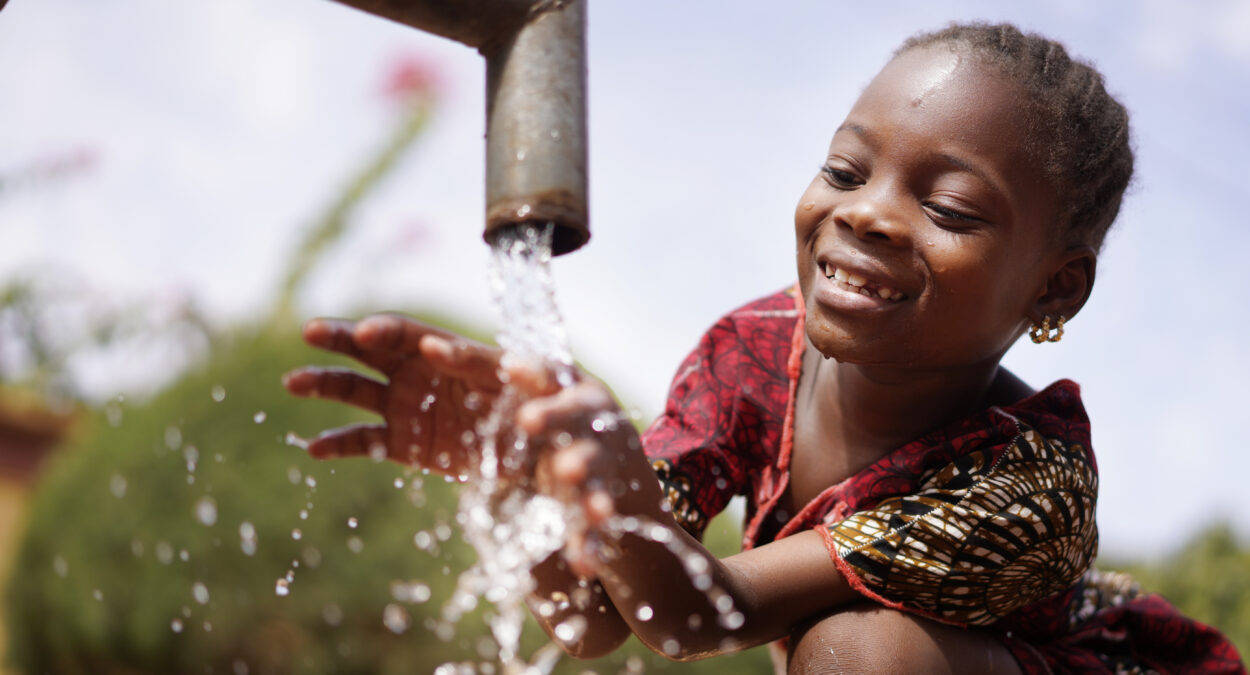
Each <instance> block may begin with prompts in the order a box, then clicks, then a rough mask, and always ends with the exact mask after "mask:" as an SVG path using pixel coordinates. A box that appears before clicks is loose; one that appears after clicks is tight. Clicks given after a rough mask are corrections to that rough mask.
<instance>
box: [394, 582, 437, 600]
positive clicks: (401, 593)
mask: <svg viewBox="0 0 1250 675" xmlns="http://www.w3.org/2000/svg"><path fill="white" fill-rule="evenodd" d="M391 597H393V598H395V600H396V601H398V602H411V603H414V604H420V603H423V602H426V601H427V600H429V599H430V587H429V586H427V585H425V584H423V583H421V582H419V581H414V582H412V583H403V582H400V581H392V582H391Z"/></svg>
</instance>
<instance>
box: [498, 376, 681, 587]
mask: <svg viewBox="0 0 1250 675" xmlns="http://www.w3.org/2000/svg"><path fill="white" fill-rule="evenodd" d="M509 373H510V375H511V380H512V382H513V383H515V384H516V385H517V387H518V388H520V389H521V390H522V391H523V392H524V393H525V394H527V395H528V396H530V397H531V398H530V400H529V401H527V402H526V403H525V404H523V405H522V406H520V408H519V409H518V411H517V417H516V424H517V427H518V428H519V429H521V430H522V431H524V432H525V433H526V435H527V436H528V438H529V443H530V448H531V452H532V453H535V454H536V455H537V465H536V467H535V474H534V484H535V487H536V489H537V490H538V491H540V492H543V493H546V494H549V495H551V496H553V497H556V498H558V499H561V500H562V501H564V502H566V503H574V504H578V505H579V506H581V509H582V513H583V514H584V516H585V521H584V523H582V527H583V531H581V532H575V533H573V535H572V536H571V537H570V539H569V541H568V543H567V544H566V546H565V550H564V553H565V558H566V559H567V560H568V562H569V564H570V566H571V567H572V568H573V570H574V571H575V572H576V573H577V574H580V575H582V576H587V577H589V576H594V573H595V568H596V566H597V565H598V563H599V560H598V552H597V551H596V546H595V545H594V544H593V542H595V541H596V539H598V529H599V527H600V526H601V525H603V523H604V522H605V521H607V520H608V519H609V518H611V517H612V516H613V515H616V514H618V513H619V514H623V515H634V514H644V513H646V512H648V511H649V510H650V509H649V508H648V507H649V506H651V504H649V503H648V502H649V501H655V500H654V499H651V500H648V501H646V502H644V501H640V499H643V498H644V497H643V495H644V494H649V491H646V490H640V486H641V485H645V484H647V483H650V484H652V485H654V484H655V482H656V481H655V474H654V472H653V471H652V470H651V468H650V465H649V463H648V462H647V461H646V459H645V458H644V456H643V454H642V443H641V440H640V439H639V437H638V432H637V430H636V429H635V428H634V425H633V424H632V423H631V422H630V420H629V419H628V418H627V417H626V416H625V415H624V414H623V413H622V412H621V409H620V407H619V406H618V405H617V403H616V400H615V399H614V398H613V397H612V394H611V392H609V391H608V389H607V387H605V386H604V385H603V384H601V383H599V382H597V381H595V380H593V379H591V378H582V379H581V381H579V382H577V383H575V384H573V385H572V386H569V387H565V388H563V389H551V388H549V387H548V388H544V387H543V386H542V385H544V384H545V383H546V380H547V379H548V378H539V379H538V380H532V379H530V378H529V377H527V374H526V373H525V372H524V371H522V370H519V369H518V370H514V369H511V368H510V369H509ZM650 496H651V497H654V495H650ZM655 506H657V507H658V503H657V504H655Z"/></svg>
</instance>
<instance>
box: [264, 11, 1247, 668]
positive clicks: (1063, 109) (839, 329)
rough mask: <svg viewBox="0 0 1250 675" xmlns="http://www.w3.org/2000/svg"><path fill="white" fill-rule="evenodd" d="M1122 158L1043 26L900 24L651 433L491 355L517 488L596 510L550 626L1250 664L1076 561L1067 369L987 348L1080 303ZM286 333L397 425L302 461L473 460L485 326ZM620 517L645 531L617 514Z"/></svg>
mask: <svg viewBox="0 0 1250 675" xmlns="http://www.w3.org/2000/svg"><path fill="white" fill-rule="evenodd" d="M1132 164H1133V157H1132V151H1131V149H1130V146H1129V130H1128V117H1127V113H1126V112H1125V110H1124V108H1123V106H1121V105H1120V104H1119V103H1118V102H1116V101H1115V100H1114V99H1113V98H1112V97H1111V96H1109V95H1108V94H1107V92H1106V90H1105V89H1104V87H1103V83H1102V78H1101V76H1100V75H1099V74H1098V73H1097V72H1096V71H1094V70H1093V69H1092V68H1090V67H1089V66H1088V65H1086V64H1084V63H1081V62H1079V61H1074V60H1072V59H1070V58H1069V57H1068V55H1067V53H1066V51H1065V50H1064V48H1063V47H1062V46H1061V45H1059V44H1057V43H1055V42H1052V41H1050V40H1047V39H1045V38H1042V37H1039V36H1036V35H1028V34H1023V33H1021V32H1020V31H1019V30H1017V29H1015V28H1014V27H1012V26H1006V25H997V26H988V25H979V24H977V25H957V26H952V27H951V28H948V29H946V30H943V31H940V32H936V33H931V34H925V35H921V36H918V37H915V38H912V39H911V40H908V41H907V42H906V43H905V44H904V45H903V47H902V48H901V49H900V50H899V52H898V53H897V54H896V55H895V56H894V58H893V59H892V60H891V61H890V62H889V63H888V64H886V66H885V67H884V69H883V70H882V71H881V72H880V74H878V75H877V77H876V78H874V79H873V80H872V82H871V83H870V84H869V85H868V87H867V88H866V89H865V90H864V91H863V93H862V95H861V96H860V97H859V100H858V101H857V102H856V103H855V105H854V107H853V108H852V109H851V111H850V113H849V114H848V115H847V117H846V119H845V121H843V122H842V123H841V124H840V125H839V126H838V128H837V130H836V132H835V133H834V135H833V140H832V143H831V145H830V147H829V150H828V153H827V154H826V158H825V161H824V164H823V165H822V167H821V169H820V171H819V173H818V174H817V176H816V178H815V179H814V180H813V181H812V183H811V185H809V186H808V188H807V190H806V192H804V194H803V196H802V197H801V198H800V200H799V204H798V208H797V209H796V212H795V235H796V253H797V263H798V283H797V285H796V286H795V287H794V288H792V289H789V290H787V291H784V292H781V293H777V294H774V295H771V296H769V297H766V298H763V299H761V300H758V301H755V302H752V303H750V304H748V305H746V306H745V307H743V308H741V309H738V310H736V311H734V312H732V313H730V314H729V315H727V316H726V317H724V318H723V319H722V320H721V321H719V322H718V323H717V324H716V325H714V326H713V327H712V328H711V329H710V330H709V331H708V332H707V334H706V335H705V336H704V337H703V339H702V341H701V342H700V344H699V345H698V347H697V348H696V349H695V351H694V352H693V353H692V354H691V355H690V356H689V357H687V359H686V360H685V362H684V363H683V364H682V365H681V367H680V368H679V370H678V374H677V377H676V379H675V380H674V382H673V385H672V389H671V391H670V397H669V402H668V405H667V406H666V409H665V411H664V414H663V415H662V416H661V417H660V418H659V419H658V420H656V421H655V422H654V423H653V424H652V425H651V427H650V428H649V429H648V430H647V431H646V432H645V433H644V434H643V435H642V436H641V437H639V436H638V435H637V434H636V433H635V431H634V430H633V428H632V427H631V426H630V425H628V424H620V425H609V426H608V427H607V428H604V427H603V425H602V424H597V425H595V426H596V427H597V428H598V430H597V431H596V430H594V429H592V425H591V420H592V419H595V418H598V419H600V420H601V419H602V415H603V414H604V413H605V412H607V413H615V412H616V411H617V408H616V404H615V402H614V401H613V400H612V398H611V396H610V395H609V394H608V393H607V390H606V389H605V388H604V387H603V385H601V384H599V383H597V382H595V381H593V380H591V379H589V378H582V379H581V380H580V381H579V382H578V383H577V384H575V385H573V386H571V387H568V388H563V389H561V388H559V387H558V386H556V385H555V384H554V381H553V379H552V378H550V377H548V376H546V374H545V373H543V372H539V371H536V370H533V369H526V368H523V367H521V366H515V365H514V366H509V372H508V376H509V378H510V380H511V381H513V382H514V383H516V384H517V385H518V386H519V387H521V388H522V389H523V390H525V391H526V392H527V393H528V394H529V396H530V397H531V398H530V400H529V401H528V402H527V403H526V404H525V405H524V406H522V408H521V409H520V411H519V413H518V416H517V425H518V426H519V427H520V428H521V429H523V430H524V431H525V432H527V434H528V435H529V437H530V439H531V443H533V444H535V446H536V447H539V448H540V449H541V458H540V460H539V462H538V472H537V476H536V480H535V481H534V483H533V485H534V486H535V489H538V490H543V491H547V492H551V493H554V494H557V495H560V496H562V497H564V498H570V499H577V500H580V501H581V503H582V504H583V505H584V508H585V511H586V513H587V514H588V523H589V526H588V527H589V529H588V531H587V533H586V538H585V539H584V540H582V539H579V540H578V541H588V542H590V545H587V544H585V543H577V544H570V545H569V546H568V547H566V551H565V554H564V555H563V556H560V555H557V556H552V558H550V559H549V560H547V561H546V562H544V563H543V564H541V565H540V566H539V567H537V568H535V570H534V574H535V578H536V580H537V583H538V588H537V590H536V592H535V603H542V602H543V600H545V599H548V598H550V597H552V596H553V595H554V594H556V593H564V594H566V595H567V594H571V593H572V592H573V591H574V589H576V588H577V587H578V583H579V580H582V584H583V587H584V585H585V581H584V580H585V579H591V580H592V581H593V583H592V584H591V587H592V589H593V592H592V593H591V594H589V600H587V601H586V602H583V603H580V605H579V603H573V604H572V606H560V607H557V608H556V609H555V611H551V605H550V604H548V605H547V606H546V608H545V611H542V612H538V613H537V614H538V615H539V620H540V622H541V623H543V624H544V625H545V626H546V627H547V628H548V629H549V630H551V627H553V626H556V625H558V624H559V623H560V622H562V621H564V620H566V619H568V618H569V617H570V616H571V615H573V614H578V615H581V616H583V617H584V619H585V620H586V621H587V622H588V626H589V627H588V629H587V630H586V631H585V632H584V633H583V634H582V635H581V636H580V637H578V638H577V639H576V641H574V642H566V643H565V647H566V648H567V649H568V650H569V651H570V652H572V653H574V654H576V655H580V656H595V655H599V654H603V653H606V652H609V651H611V650H612V649H615V648H616V647H617V646H618V645H619V644H620V643H621V642H622V641H623V640H624V639H625V638H626V637H628V635H629V634H630V633H634V634H636V635H638V637H639V638H640V639H641V640H642V641H643V642H644V643H646V644H647V645H649V646H650V647H652V648H653V649H655V650H656V651H657V652H660V653H663V654H666V655H668V656H670V657H672V658H678V659H685V658H699V657H703V656H708V655H712V654H717V653H721V652H724V651H731V650H735V649H741V648H744V647H749V646H752V645H757V644H763V643H766V642H774V641H776V642H775V644H777V645H778V646H780V647H782V649H780V650H778V651H777V654H778V659H777V663H778V666H779V668H781V669H788V671H789V672H791V673H819V672H832V671H839V672H844V671H853V672H952V673H970V672H987V673H988V672H994V673H1018V672H1027V673H1044V672H1147V671H1152V670H1154V671H1160V672H1165V671H1166V672H1186V671H1188V672H1204V673H1209V672H1244V667H1243V666H1242V664H1241V662H1240V660H1239V657H1238V655H1237V653H1236V650H1235V649H1234V648H1233V647H1232V645H1231V644H1230V643H1229V642H1228V641H1227V640H1226V639H1224V638H1223V637H1222V636H1221V635H1219V634H1218V633H1217V632H1215V631H1214V630H1212V629H1210V628H1208V627H1206V626H1203V625H1201V624H1199V623H1197V622H1194V621H1191V620H1189V619H1186V618H1184V617H1182V616H1180V615H1179V614H1178V613H1177V612H1176V611H1175V610H1174V609H1173V608H1172V607H1171V606H1170V605H1168V604H1167V603H1166V602H1164V601H1163V600H1162V599H1160V598H1159V597H1157V596H1153V595H1148V594H1143V593H1141V592H1139V591H1138V589H1137V588H1136V587H1135V585H1134V584H1132V582H1131V581H1130V580H1128V579H1126V578H1124V577H1123V576H1121V575H1116V574H1110V573H1100V572H1098V571H1097V570H1095V569H1094V568H1092V566H1091V565H1092V562H1093V559H1094V557H1095V555H1096V552H1097V545H1098V533H1097V526H1096V524H1095V519H1094V511H1095V504H1096V500H1097V492H1098V476H1097V469H1096V463H1095V459H1094V455H1093V451H1092V449H1091V447H1090V432H1089V422H1088V419H1087V417H1086V414H1085V411H1084V408H1083V407H1082V405H1081V401H1080V394H1079V389H1078V387H1077V385H1076V384H1075V383H1073V382H1071V381H1068V380H1059V381H1057V382H1055V383H1053V384H1051V385H1049V386H1048V387H1045V388H1044V389H1042V390H1040V391H1035V390H1034V389H1032V388H1031V387H1029V386H1028V385H1027V384H1025V383H1024V382H1022V381H1021V380H1019V379H1018V378H1016V377H1015V376H1014V375H1012V374H1011V373H1009V372H1008V371H1007V370H1005V369H1004V368H1002V367H1001V366H1000V365H999V361H1000V360H1001V359H1002V357H1003V354H1004V353H1005V352H1006V351H1007V349H1008V348H1009V347H1010V346H1011V345H1012V344H1013V343H1014V342H1015V341H1016V340H1017V339H1019V338H1020V336H1021V335H1022V334H1024V333H1025V332H1028V333H1029V334H1030V336H1031V337H1032V338H1033V339H1034V341H1035V342H1041V343H1045V342H1047V341H1057V340H1058V339H1059V337H1060V336H1061V335H1062V334H1063V331H1064V328H1065V325H1066V322H1068V321H1070V320H1071V319H1072V318H1073V317H1075V316H1076V315H1077V313H1078V312H1079V311H1080V310H1081V308H1082V306H1083V305H1084V304H1085V301H1086V300H1087V298H1088V297H1089V293H1090V291H1091V289H1092V288H1093V283H1094V273H1095V269H1096V263H1097V256H1098V251H1099V249H1100V247H1101V245H1102V241H1103V238H1104V235H1105V234H1106V231H1107V228H1108V227H1109V226H1110V225H1111V223H1112V221H1113V220H1114V219H1115V217H1116V214H1117V213H1118V211H1119V207H1120V200H1121V197H1122V195H1123V193H1124V190H1125V188H1126V186H1127V185H1128V182H1129V179H1130V176H1131V174H1132ZM305 335H306V337H307V338H308V340H309V341H310V342H311V343H313V344H314V345H318V346H321V347H324V348H328V349H332V350H335V351H340V352H343V353H347V354H351V355H353V356H356V357H357V358H359V359H360V360H361V361H362V362H364V363H366V364H368V365H371V366H373V367H375V368H377V369H379V370H381V371H383V373H384V374H385V375H387V377H388V382H386V383H383V382H378V381H374V380H371V379H369V378H366V377H364V376H363V375H359V374H354V373H352V374H349V373H343V372H334V371H325V370H320V369H313V368H309V369H303V370H300V371H296V372H295V373H292V374H291V375H290V376H289V377H288V379H287V386H288V388H289V389H290V390H291V391H292V392H293V393H295V394H297V395H320V396H322V397H326V398H332V399H335V400H340V401H343V402H346V403H350V404H353V405H358V406H361V407H364V408H366V409H369V410H373V411H375V412H377V413H379V414H381V415H382V416H383V417H384V419H385V422H386V423H385V424H384V425H379V426H376V427H356V428H352V429H345V430H338V431H335V432H331V433H328V434H326V435H323V436H322V437H321V438H320V439H319V440H317V441H315V442H314V443H313V444H312V445H311V446H310V447H309V451H310V452H311V453H312V454H313V455H314V456H318V457H336V456H348V455H360V454H364V453H365V449H366V448H368V447H370V446H371V445H372V444H375V443H384V444H386V445H387V447H388V450H389V452H390V453H391V456H393V457H395V458H403V459H404V460H406V459H407V458H408V457H409V450H408V449H409V448H410V447H411V446H412V445H414V444H417V445H419V446H420V447H421V448H423V452H428V453H435V452H450V453H453V454H454V455H456V456H457V457H458V458H459V462H460V465H463V463H464V462H470V461H472V458H471V456H470V455H468V454H467V453H466V452H465V450H464V449H463V447H462V446H460V443H459V439H460V434H461V433H462V432H463V431H465V430H471V429H473V428H474V424H475V421H476V418H477V415H478V414H479V413H477V412H474V411H473V410H469V409H468V408H466V407H465V406H464V405H463V401H464V397H465V396H466V395H468V394H469V393H476V394H479V395H482V396H487V397H490V396H493V395H495V394H496V393H497V392H498V391H499V390H500V383H499V377H498V375H497V370H498V367H499V355H498V352H497V351H496V350H494V349H491V348H487V347H483V346H480V345H476V344H473V343H470V342H468V341H466V340H463V339H462V338H459V337H457V336H452V335H449V334H446V333H443V332H441V331H438V330H436V329H433V328H430V327H427V326H423V325H420V324H417V323H415V322H412V321H410V320H407V319H403V318H400V317H395V316H381V317H373V318H370V319H366V320H365V321H362V322H360V323H358V324H350V323H347V322H338V321H324V320H322V321H314V322H311V323H310V324H309V325H308V326H307V328H306V330H305ZM429 392H434V393H436V394H437V401H438V404H437V406H435V407H436V408H438V410H437V411H435V410H431V411H428V412H422V411H421V410H419V408H418V406H417V405H416V403H417V402H418V401H421V400H422V399H423V398H424V396H425V395H426V394H427V393H429ZM475 408H477V407H476V406H475ZM436 413H437V414H436ZM414 419H416V420H417V421H419V422H420V424H419V428H420V429H421V430H422V431H421V436H420V437H419V438H418V437H416V436H414V434H413V431H412V429H413V424H412V422H413V420H414ZM432 422H436V423H432ZM430 456H432V455H430ZM657 475H658V477H659V480H658V481H656V480H655V477H656V476H657ZM736 495H743V496H745V497H746V498H747V500H748V512H747V516H748V520H747V526H746V533H745V538H744V551H743V552H742V553H740V554H737V555H734V556H731V557H729V558H725V559H717V558H715V557H714V556H712V555H711V554H710V553H708V552H707V551H706V549H704V548H703V547H702V546H701V545H700V543H699V537H700V536H701V533H702V531H703V528H704V527H705V526H706V524H707V521H708V519H709V518H710V517H712V516H713V515H715V514H716V513H718V512H719V511H721V510H722V509H723V508H724V507H725V506H726V504H727V503H728V502H729V500H730V499H731V498H732V497H734V496H736ZM622 518H632V522H641V523H655V524H658V525H660V527H662V528H663V531H662V532H661V533H660V534H659V536H657V533H656V531H654V530H652V529H650V528H643V529H645V530H646V531H647V532H648V536H639V535H638V534H636V533H634V532H628V531H627V532H622V531H621V530H620V528H619V527H618V528H612V527H608V526H607V525H608V524H610V523H619V522H621V519H622ZM669 540H675V541H676V542H677V545H676V546H674V545H673V542H672V541H669ZM674 550H681V551H685V553H683V554H682V555H680V556H678V555H676V554H675V553H673V551H674ZM691 572H694V574H691ZM579 577H580V579H579ZM699 579H702V580H703V581H698V580H699ZM709 584H711V585H712V586H714V587H716V588H719V589H723V590H724V592H725V593H726V594H727V596H728V598H729V599H730V600H732V612H730V613H728V614H727V613H726V611H725V607H724V606H721V607H719V608H717V607H714V606H713V605H714V604H717V603H714V602H711V601H709V598H708V595H707V593H706V590H707V589H708V588H709ZM585 595H586V594H583V596H585ZM721 604H724V603H721ZM644 608H645V611H640V610H644Z"/></svg>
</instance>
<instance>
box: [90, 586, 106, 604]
mask: <svg viewBox="0 0 1250 675" xmlns="http://www.w3.org/2000/svg"><path fill="white" fill-rule="evenodd" d="M91 597H92V598H95V601H96V602H103V601H104V591H101V590H100V589H98V588H96V589H93V590H92V591H91Z"/></svg>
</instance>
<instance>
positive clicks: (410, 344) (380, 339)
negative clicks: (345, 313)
mask: <svg viewBox="0 0 1250 675" xmlns="http://www.w3.org/2000/svg"><path fill="white" fill-rule="evenodd" d="M426 335H438V336H441V337H444V338H449V337H451V334H450V333H448V332H447V331H444V330H441V329H438V328H435V327H433V326H430V325H427V324H424V323H421V322H420V321H417V320H416V319H410V318H408V317H406V316H401V315H399V314H375V315H373V316H370V317H367V318H365V319H362V320H361V321H360V322H359V323H357V324H356V326H355V330H354V331H353V333H352V337H353V338H354V339H355V341H356V343H357V344H359V345H360V346H361V347H362V348H364V349H368V350H381V351H386V352H394V353H400V354H406V355H413V354H417V353H419V352H420V344H421V338H423V337H425V336H426Z"/></svg>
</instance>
